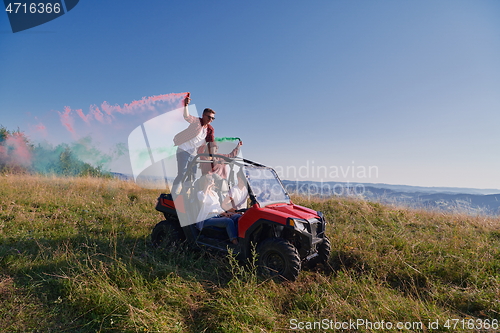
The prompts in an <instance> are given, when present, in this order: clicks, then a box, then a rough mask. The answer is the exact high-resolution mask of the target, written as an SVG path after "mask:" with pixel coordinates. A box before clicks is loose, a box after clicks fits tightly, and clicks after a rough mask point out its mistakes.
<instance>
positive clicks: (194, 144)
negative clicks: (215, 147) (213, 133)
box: [179, 126, 207, 155]
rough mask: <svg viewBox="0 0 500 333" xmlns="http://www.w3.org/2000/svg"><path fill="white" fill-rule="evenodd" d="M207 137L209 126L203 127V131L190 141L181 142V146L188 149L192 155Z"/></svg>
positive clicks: (185, 149)
mask: <svg viewBox="0 0 500 333" xmlns="http://www.w3.org/2000/svg"><path fill="white" fill-rule="evenodd" d="M206 137H207V127H206V126H204V127H202V128H201V131H200V133H198V135H197V136H195V137H194V138H192V139H191V140H189V141H186V142H184V143H183V144H180V145H179V148H180V149H182V150H184V151H187V152H188V153H190V154H191V155H195V153H196V150H197V149H198V147H200V146H201V145H202V144H203V143H204V142H205V138H206Z"/></svg>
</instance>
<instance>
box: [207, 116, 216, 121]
mask: <svg viewBox="0 0 500 333" xmlns="http://www.w3.org/2000/svg"><path fill="white" fill-rule="evenodd" d="M207 117H208V119H211V120H215V117H212V116H207Z"/></svg>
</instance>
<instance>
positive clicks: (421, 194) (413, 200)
mask: <svg viewBox="0 0 500 333" xmlns="http://www.w3.org/2000/svg"><path fill="white" fill-rule="evenodd" d="M282 183H283V185H284V186H285V188H286V189H287V191H288V192H289V193H297V194H300V195H306V196H314V197H331V196H345V197H349V196H351V197H352V196H356V197H361V198H363V199H366V200H369V201H377V202H380V203H384V204H393V205H401V206H405V207H411V208H424V209H437V210H442V211H449V212H464V213H468V214H486V215H500V190H496V189H473V188H455V187H421V186H408V185H389V184H371V183H341V182H327V183H325V182H314V181H291V180H283V181H282Z"/></svg>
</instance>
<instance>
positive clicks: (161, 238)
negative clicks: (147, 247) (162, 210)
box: [151, 219, 186, 248]
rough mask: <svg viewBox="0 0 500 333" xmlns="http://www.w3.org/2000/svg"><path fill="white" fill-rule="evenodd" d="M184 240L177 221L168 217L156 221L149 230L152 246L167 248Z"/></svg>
mask: <svg viewBox="0 0 500 333" xmlns="http://www.w3.org/2000/svg"><path fill="white" fill-rule="evenodd" d="M185 240H186V237H185V235H184V232H183V231H182V229H181V227H180V226H179V222H178V221H176V220H174V219H168V220H165V221H161V222H160V223H158V224H157V225H156V226H155V227H154V228H153V231H152V232H151V242H152V244H153V246H154V247H162V248H169V247H172V246H176V245H180V244H181V243H182V242H184V241H185Z"/></svg>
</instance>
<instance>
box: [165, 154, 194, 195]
mask: <svg viewBox="0 0 500 333" xmlns="http://www.w3.org/2000/svg"><path fill="white" fill-rule="evenodd" d="M192 159H193V155H191V154H190V153H188V152H187V151H185V150H182V149H180V148H177V177H175V179H174V182H173V184H172V189H171V190H170V192H171V193H172V194H177V190H178V188H179V185H180V183H181V180H182V178H183V177H184V174H185V173H186V171H187V167H188V164H189V162H191V160H192ZM191 171H192V172H193V173H194V172H195V171H196V165H194V166H193V169H192V170H191Z"/></svg>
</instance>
